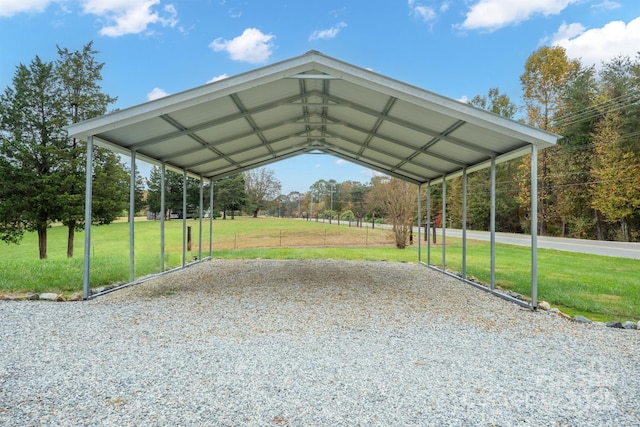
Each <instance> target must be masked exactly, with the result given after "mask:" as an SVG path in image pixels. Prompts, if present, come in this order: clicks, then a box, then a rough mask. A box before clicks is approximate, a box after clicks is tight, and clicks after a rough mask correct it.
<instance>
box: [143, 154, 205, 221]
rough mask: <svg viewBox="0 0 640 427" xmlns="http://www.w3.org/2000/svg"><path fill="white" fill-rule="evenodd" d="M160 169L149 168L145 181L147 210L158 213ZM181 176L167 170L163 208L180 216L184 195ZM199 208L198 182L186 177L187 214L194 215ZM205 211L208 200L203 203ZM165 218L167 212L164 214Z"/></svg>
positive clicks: (160, 181) (160, 182) (155, 167)
mask: <svg viewBox="0 0 640 427" xmlns="http://www.w3.org/2000/svg"><path fill="white" fill-rule="evenodd" d="M161 178H162V177H161V174H160V169H159V168H158V167H157V166H153V167H152V168H151V173H150V175H149V179H147V187H148V193H147V204H148V206H149V209H150V210H151V211H152V212H154V213H158V212H160V200H161V199H160V197H161V191H160V190H161V188H162V187H161V184H162V179H161ZM183 183H184V179H183V174H181V173H177V172H173V171H171V170H167V171H166V173H165V208H166V209H167V211H171V212H178V213H180V215H182V205H183V193H184V191H183V190H184V184H183ZM214 195H215V193H214ZM199 206H200V181H199V180H197V179H194V178H190V177H187V213H186V214H188V213H189V212H191V213H194V212H195V211H196V210H197V209H198V207H199ZM204 207H205V209H206V208H207V207H208V200H206V201H205V203H204ZM164 214H165V216H166V215H167V212H165V213H164Z"/></svg>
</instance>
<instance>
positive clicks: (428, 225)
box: [425, 181, 431, 265]
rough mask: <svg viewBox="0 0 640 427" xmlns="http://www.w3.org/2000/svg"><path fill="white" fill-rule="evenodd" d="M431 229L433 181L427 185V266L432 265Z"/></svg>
mask: <svg viewBox="0 0 640 427" xmlns="http://www.w3.org/2000/svg"><path fill="white" fill-rule="evenodd" d="M430 228H431V181H429V182H428V183H427V233H425V234H426V235H427V265H431V239H430V238H429V231H428V230H429V229H430Z"/></svg>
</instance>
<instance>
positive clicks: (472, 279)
mask: <svg viewBox="0 0 640 427" xmlns="http://www.w3.org/2000/svg"><path fill="white" fill-rule="evenodd" d="M467 280H469V281H470V282H475V281H477V280H478V279H476V277H475V276H469V278H468V279H467Z"/></svg>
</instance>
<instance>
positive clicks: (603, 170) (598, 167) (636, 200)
mask: <svg viewBox="0 0 640 427" xmlns="http://www.w3.org/2000/svg"><path fill="white" fill-rule="evenodd" d="M639 59H640V56H638V57H637V58H636V60H635V61H632V60H631V59H630V58H628V57H618V58H614V59H613V60H612V61H611V62H609V63H607V64H604V66H603V68H602V71H601V73H600V76H601V82H600V93H599V98H598V99H597V101H598V102H596V104H595V106H596V108H597V110H598V112H599V117H600V121H599V123H598V124H597V125H596V129H595V132H594V134H593V146H594V159H593V162H592V168H591V175H592V185H591V190H592V192H593V199H592V206H593V207H594V208H595V209H596V210H597V212H599V213H600V214H601V215H602V216H603V217H604V219H605V220H606V221H607V222H608V223H610V224H618V225H619V227H620V228H619V238H621V239H622V240H624V241H630V240H632V238H633V237H634V234H635V233H636V232H635V231H634V230H636V229H637V228H636V227H637V226H638V224H639V223H640V118H638V116H639V115H640V106H639V105H638V103H637V100H638V99H640V60H639Z"/></svg>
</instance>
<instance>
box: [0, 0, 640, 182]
mask: <svg viewBox="0 0 640 427" xmlns="http://www.w3.org/2000/svg"><path fill="white" fill-rule="evenodd" d="M89 41H93V42H94V47H95V48H96V49H97V50H98V51H100V53H99V55H98V60H99V61H101V62H104V63H105V67H104V69H103V82H102V83H103V89H104V92H106V93H108V94H109V95H111V96H116V97H118V101H117V103H116V104H115V105H113V106H112V108H124V107H129V106H132V105H136V104H139V103H143V102H146V101H148V100H150V99H154V98H157V97H160V96H164V95H166V94H172V93H176V92H180V91H183V90H187V89H190V88H192V87H195V86H199V85H202V84H205V83H207V82H209V81H212V80H214V79H219V78H223V77H225V76H232V75H235V74H238V73H241V72H245V71H249V70H252V69H255V68H257V67H260V66H264V65H268V64H271V63H274V62H278V61H281V60H285V59H288V58H291V57H293V56H297V55H300V54H303V53H305V52H307V51H309V50H312V49H313V50H318V51H320V52H322V53H324V54H327V55H329V56H333V57H335V58H337V59H340V60H343V61H346V62H349V63H352V64H354V65H357V66H360V67H365V68H369V69H371V70H373V71H375V72H378V73H381V74H384V75H386V76H389V77H392V78H394V79H398V80H402V81H404V82H406V83H409V84H412V85H415V86H419V87H422V88H424V89H427V90H430V91H433V92H436V93H439V94H441V95H444V96H448V97H450V98H454V99H458V100H465V99H470V98H472V97H474V96H475V95H484V94H486V93H487V91H488V90H489V89H490V88H492V87H498V88H499V89H500V90H501V92H503V93H506V94H507V95H509V97H510V98H511V99H512V101H513V102H515V103H516V104H518V105H520V104H521V103H522V102H521V87H520V81H519V76H520V74H522V71H523V67H524V63H525V61H526V59H527V57H528V56H529V55H530V54H531V53H532V52H533V51H535V50H536V49H537V48H539V47H540V46H542V45H556V44H557V45H561V46H563V47H565V49H566V50H567V54H568V56H570V57H572V58H580V59H581V60H582V62H583V64H593V65H596V66H597V65H598V64H600V63H602V62H603V61H608V60H609V59H611V58H612V57H614V56H617V55H621V54H624V55H629V56H635V54H636V52H637V51H639V50H640V1H638V0H457V1H456V0H444V1H443V0H439V1H430V0H422V1H418V0H408V1H407V0H396V1H394V0H369V1H361V0H358V1H356V0H352V1H333V0H325V1H316V2H307V1H291V2H289V1H269V0H262V1H259V0H254V1H251V0H209V1H196V0H186V1H180V0H0V88H1V89H2V90H3V89H4V88H5V87H7V86H9V85H11V79H12V77H13V75H14V72H15V67H16V66H17V65H18V64H20V63H24V64H28V63H29V62H30V61H31V60H32V59H33V58H34V57H35V56H36V55H38V56H40V57H41V58H42V59H44V60H54V59H55V58H56V55H57V53H56V52H57V51H56V45H59V46H60V47H65V48H68V49H70V50H76V49H81V48H82V46H83V45H84V44H86V43H87V42H89ZM269 167H270V168H271V169H274V171H275V173H276V176H277V177H278V178H279V179H280V181H281V182H282V184H283V193H285V194H286V193H288V192H290V191H306V190H307V189H308V188H309V186H310V185H311V184H313V183H314V182H315V181H317V180H318V179H327V180H328V179H332V178H333V179H336V180H337V181H345V180H356V181H361V182H367V181H368V180H369V179H370V178H371V176H372V171H369V170H364V169H363V168H362V167H360V166H357V165H353V164H349V163H345V162H339V161H338V160H337V159H336V158H333V157H328V156H317V155H316V156H302V157H299V158H296V159H292V160H288V161H284V162H280V163H275V164H273V165H271V166H269ZM143 170H144V169H143Z"/></svg>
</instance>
